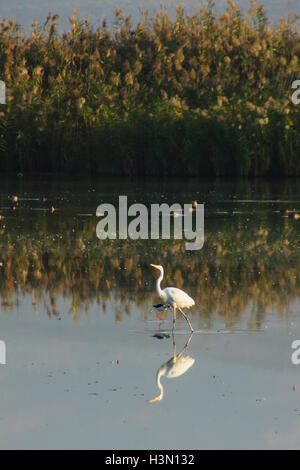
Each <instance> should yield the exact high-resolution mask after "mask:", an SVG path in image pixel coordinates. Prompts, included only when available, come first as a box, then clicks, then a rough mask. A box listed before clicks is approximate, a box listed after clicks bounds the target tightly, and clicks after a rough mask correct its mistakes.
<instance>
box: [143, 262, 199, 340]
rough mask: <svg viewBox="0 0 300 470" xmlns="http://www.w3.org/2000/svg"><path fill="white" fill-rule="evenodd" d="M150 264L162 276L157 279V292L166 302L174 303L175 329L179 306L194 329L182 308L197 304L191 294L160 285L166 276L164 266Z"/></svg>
mask: <svg viewBox="0 0 300 470" xmlns="http://www.w3.org/2000/svg"><path fill="white" fill-rule="evenodd" d="M150 266H152V267H153V268H155V269H158V270H159V271H160V276H159V278H158V279H157V281H156V292H157V294H158V295H159V297H160V298H161V300H162V301H163V302H164V303H166V304H168V305H172V307H173V309H174V315H173V330H174V328H175V323H176V309H177V308H178V310H179V311H180V312H181V313H182V315H183V316H184V318H185V319H186V321H187V323H188V325H189V327H190V329H191V331H194V330H193V327H192V325H191V322H190V320H189V318H188V316H187V315H186V314H185V313H184V311H183V310H182V309H183V308H189V307H192V306H193V305H195V301H194V299H192V298H191V297H190V296H189V295H187V294H186V292H184V291H183V290H181V289H178V288H177V287H165V289H162V288H161V287H160V284H161V281H162V280H163V277H164V268H163V267H162V266H161V265H156V264H151V265H150Z"/></svg>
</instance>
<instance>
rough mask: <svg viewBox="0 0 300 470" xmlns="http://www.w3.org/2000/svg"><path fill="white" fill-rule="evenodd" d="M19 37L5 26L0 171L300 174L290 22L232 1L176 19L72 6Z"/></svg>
mask: <svg viewBox="0 0 300 470" xmlns="http://www.w3.org/2000/svg"><path fill="white" fill-rule="evenodd" d="M58 21H59V17H58V15H52V14H49V15H48V17H47V19H46V21H45V22H44V23H43V24H41V25H40V24H37V22H34V23H33V24H32V31H31V33H30V34H27V35H24V34H23V33H22V32H21V30H20V28H19V27H18V26H17V25H16V24H15V23H14V21H13V20H12V19H10V20H9V21H7V20H5V19H3V20H2V21H1V23H0V78H1V80H3V81H5V83H6V90H7V97H6V102H7V104H6V105H1V106H0V152H1V154H2V155H1V159H0V170H2V171H4V170H8V171H14V172H19V174H21V173H22V174H23V173H24V172H28V171H39V172H44V171H48V172H49V171H50V172H66V171H67V172H82V171H84V172H87V173H92V174H111V175H116V174H122V175H124V174H126V175H156V174H159V175H163V174H167V175H183V174H185V175H270V174H272V175H294V176H295V175H299V174H300V159H299V155H300V135H299V132H298V129H299V124H300V113H299V110H300V107H299V106H295V105H294V104H293V103H292V101H291V96H292V88H291V86H292V82H293V81H294V80H296V79H299V78H300V77H299V70H300V67H299V65H300V36H299V32H298V30H297V25H296V20H295V21H294V20H292V19H285V18H282V19H281V20H280V21H279V23H278V24H274V25H271V24H270V22H269V21H268V19H267V17H266V14H265V12H264V10H263V7H262V6H259V5H256V4H255V3H254V2H253V3H252V8H251V11H250V12H249V14H247V15H246V14H245V13H244V12H242V11H240V10H239V9H238V8H237V6H236V5H235V3H233V2H232V1H231V0H228V8H227V10H226V12H225V13H222V14H216V13H215V11H214V8H213V2H211V1H210V2H208V4H207V6H206V7H204V6H201V7H199V10H198V12H197V13H195V14H193V15H187V14H185V13H184V10H183V8H182V7H178V8H177V17H176V18H175V19H174V20H172V19H171V18H170V17H169V16H168V14H167V13H166V12H165V11H164V10H161V11H160V12H158V14H157V16H156V17H153V18H151V17H150V16H149V15H148V12H146V13H145V14H144V18H143V21H141V22H140V23H139V24H138V25H137V26H135V27H133V25H132V23H131V19H130V17H126V16H125V15H124V13H123V12H122V11H121V10H120V9H117V10H116V22H115V26H114V27H113V28H112V29H109V28H108V27H107V25H106V22H103V24H102V26H101V27H100V26H99V27H97V28H96V27H94V26H93V25H91V24H90V22H89V20H88V19H87V18H86V19H82V18H80V16H79V14H78V13H77V11H74V15H73V16H72V17H71V18H70V19H69V21H70V24H71V29H70V31H68V32H63V33H62V34H59V33H58V32H57V23H58Z"/></svg>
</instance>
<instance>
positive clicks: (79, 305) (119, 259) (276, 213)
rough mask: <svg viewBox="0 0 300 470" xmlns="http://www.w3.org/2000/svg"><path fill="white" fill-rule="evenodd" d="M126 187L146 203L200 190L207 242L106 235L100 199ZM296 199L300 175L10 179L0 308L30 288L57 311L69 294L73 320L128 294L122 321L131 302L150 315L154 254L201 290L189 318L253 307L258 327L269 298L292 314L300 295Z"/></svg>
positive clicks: (5, 192)
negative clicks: (190, 245) (100, 226)
mask: <svg viewBox="0 0 300 470" xmlns="http://www.w3.org/2000/svg"><path fill="white" fill-rule="evenodd" d="M119 194H120V195H122V194H124V195H128V204H131V203H133V202H141V203H144V204H146V205H147V207H149V209H150V204H151V203H154V202H167V203H169V204H171V203H174V202H179V203H180V204H184V203H190V202H192V201H193V200H195V199H196V200H197V201H198V202H199V203H202V202H203V203H204V204H205V243H204V247H203V249H202V250H199V251H194V252H191V251H190V252H188V251H185V240H157V241H155V240H137V241H133V240H121V241H120V240H108V241H100V240H98V239H97V237H96V225H97V222H98V220H99V219H98V218H97V217H96V216H95V213H96V208H97V206H98V205H99V204H100V203H102V202H109V203H112V204H114V205H115V206H116V207H118V195H119ZM14 195H17V196H18V202H17V204H14V203H13V202H12V201H11V198H12V196H14ZM52 208H53V209H52ZM286 211H290V212H288V213H286ZM297 211H299V213H300V188H299V183H298V181H297V180H287V181H272V182H266V181H264V180H253V181H251V180H250V181H249V180H248V181H243V180H242V181H233V182H232V181H222V180H221V181H218V180H216V181H201V180H193V179H192V180H171V181H157V180H146V181H131V180H98V181H80V180H78V181H74V180H72V181H70V180H58V181H57V180H54V179H50V180H49V179H47V178H39V179H38V178H35V179H34V180H27V179H26V177H24V178H23V179H22V180H19V179H11V180H9V179H5V180H3V181H2V184H1V193H0V215H2V216H3V218H2V220H0V234H1V238H0V263H1V264H0V297H1V311H2V312H4V311H5V310H7V309H14V307H15V305H17V304H18V303H19V302H20V301H21V299H22V296H24V295H26V294H32V295H33V307H34V308H37V307H39V308H42V309H44V311H45V312H46V313H47V314H48V315H49V317H51V316H56V317H59V316H60V315H65V314H66V313H65V312H61V311H59V308H58V307H57V305H56V299H57V297H58V295H59V294H61V295H63V296H64V297H65V298H66V299H68V305H69V313H70V314H72V315H73V317H74V320H76V319H77V318H78V316H80V315H81V314H83V313H84V312H88V311H89V307H90V303H91V302H93V301H95V300H96V301H97V303H98V304H99V305H102V306H103V308H104V309H105V305H106V302H107V301H111V300H112V299H114V300H115V301H116V303H118V304H119V308H118V309H117V310H116V318H115V320H116V322H120V321H123V320H125V319H126V317H127V316H128V315H130V311H131V308H132V305H133V303H134V304H135V305H136V306H137V307H138V309H139V310H140V312H141V315H142V316H144V317H145V318H147V317H148V315H149V314H151V315H153V312H152V311H151V306H152V303H156V302H157V300H158V299H157V296H156V294H155V290H154V278H153V273H152V272H151V269H150V268H149V264H150V263H151V262H155V263H160V264H162V265H163V266H164V267H165V279H164V281H163V282H164V283H166V284H165V285H176V286H177V287H179V288H183V289H184V290H186V291H187V292H189V293H190V295H192V296H193V297H194V298H195V300H196V307H195V308H194V309H193V313H192V314H191V318H192V321H193V322H194V323H195V324H196V325H198V326H199V327H204V326H206V327H210V326H211V321H212V320H213V319H214V318H215V317H219V318H222V319H224V324H225V325H226V326H227V327H228V326H232V327H233V326H234V325H235V324H236V322H238V321H239V318H240V317H241V316H245V315H246V317H247V322H248V326H249V327H250V328H257V327H259V326H260V325H261V324H262V322H263V320H264V317H265V315H266V313H267V312H268V311H269V310H270V309H275V310H276V311H277V312H278V314H279V315H284V314H285V313H286V312H288V310H289V306H290V304H291V302H293V301H295V300H296V299H298V297H299V295H300V282H299V281H300V279H299V276H300V275H299V273H300V269H299V268H300V250H299V228H300V220H297V219H296V218H294V214H295V213H297ZM163 315H164V314H162V316H163Z"/></svg>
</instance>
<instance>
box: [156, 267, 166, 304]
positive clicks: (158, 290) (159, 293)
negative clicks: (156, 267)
mask: <svg viewBox="0 0 300 470" xmlns="http://www.w3.org/2000/svg"><path fill="white" fill-rule="evenodd" d="M163 277H164V271H163V270H162V271H161V272H160V276H159V278H158V279H157V281H156V292H157V293H158V295H159V297H164V292H163V291H162V289H161V287H160V284H161V281H162V280H163Z"/></svg>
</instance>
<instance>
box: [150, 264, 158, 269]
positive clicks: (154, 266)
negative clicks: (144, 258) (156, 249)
mask: <svg viewBox="0 0 300 470" xmlns="http://www.w3.org/2000/svg"><path fill="white" fill-rule="evenodd" d="M150 266H152V268H156V269H159V267H158V266H157V264H150Z"/></svg>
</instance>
